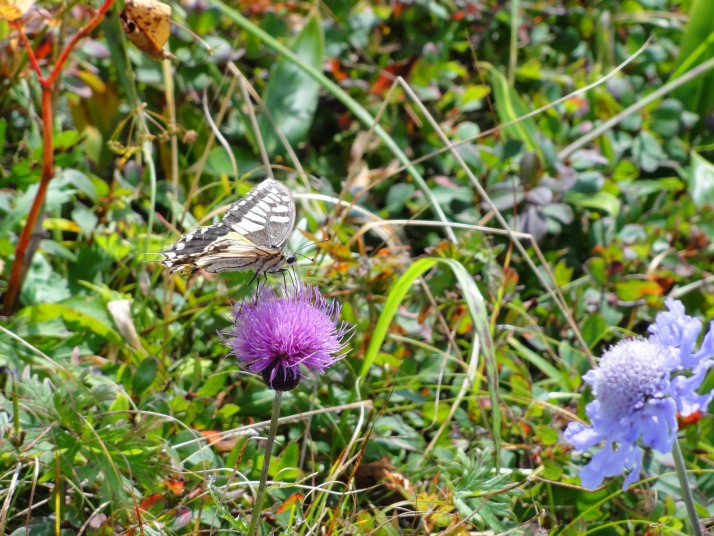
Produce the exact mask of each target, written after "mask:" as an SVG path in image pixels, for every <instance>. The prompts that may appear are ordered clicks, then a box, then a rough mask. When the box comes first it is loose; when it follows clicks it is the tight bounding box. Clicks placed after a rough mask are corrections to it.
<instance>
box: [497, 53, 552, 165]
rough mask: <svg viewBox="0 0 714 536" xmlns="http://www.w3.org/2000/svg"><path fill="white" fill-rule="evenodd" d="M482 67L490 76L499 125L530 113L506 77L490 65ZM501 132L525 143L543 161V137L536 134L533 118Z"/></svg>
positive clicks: (536, 129) (536, 128)
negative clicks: (541, 141)
mask: <svg viewBox="0 0 714 536" xmlns="http://www.w3.org/2000/svg"><path fill="white" fill-rule="evenodd" d="M484 65H485V67H486V68H487V70H488V72H489V73H490V75H491V84H492V86H493V97H494V101H495V103H496V112H497V113H498V117H499V119H500V120H501V123H509V122H511V121H514V120H516V119H518V118H520V117H523V116H524V115H526V114H527V113H528V112H530V109H529V107H528V106H526V103H525V102H524V101H523V99H521V97H520V96H519V95H518V93H516V91H515V90H514V89H513V88H512V87H511V86H510V85H509V83H508V80H506V77H505V76H503V74H501V72H500V71H499V70H498V69H496V68H495V67H493V66H492V65H489V64H484ZM502 132H503V133H504V135H505V136H506V137H508V138H511V139H515V140H520V141H522V142H523V143H525V144H526V147H528V150H529V151H532V152H535V153H537V154H538V156H539V158H540V160H541V161H545V158H544V155H543V152H542V150H541V143H540V140H541V139H542V138H543V137H542V136H541V135H540V133H539V132H538V127H537V126H536V123H535V121H534V120H533V118H528V119H524V120H523V121H518V122H517V123H515V124H514V125H511V126H508V127H505V128H503V129H502Z"/></svg>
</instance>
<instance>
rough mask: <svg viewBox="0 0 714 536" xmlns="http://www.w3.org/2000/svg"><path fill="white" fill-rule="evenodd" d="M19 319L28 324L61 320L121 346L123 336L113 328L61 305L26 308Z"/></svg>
mask: <svg viewBox="0 0 714 536" xmlns="http://www.w3.org/2000/svg"><path fill="white" fill-rule="evenodd" d="M18 317H22V318H25V319H27V321H28V322H33V323H34V322H45V321H47V320H52V319H54V318H57V317H59V318H61V319H62V320H64V322H65V324H66V325H67V326H68V327H70V328H72V329H76V330H82V329H86V330H89V331H91V332H92V333H95V334H97V335H99V336H100V337H103V338H105V339H107V340H108V341H109V342H112V343H114V344H120V343H121V341H122V338H121V335H119V333H118V332H116V331H115V330H114V329H113V328H111V327H109V326H108V325H106V324H104V323H103V322H101V321H100V320H98V319H97V318H94V317H93V316H91V315H89V314H87V313H85V312H82V311H79V310H77V309H74V308H72V307H70V306H68V305H64V304H59V303H43V304H41V305H32V306H30V307H25V308H24V309H22V310H21V311H20V312H19V313H18Z"/></svg>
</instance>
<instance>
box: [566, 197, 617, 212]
mask: <svg viewBox="0 0 714 536" xmlns="http://www.w3.org/2000/svg"><path fill="white" fill-rule="evenodd" d="M565 197H566V200H567V201H568V203H571V204H573V205H575V206H578V207H581V208H589V209H594V210H600V211H602V212H605V213H606V214H609V215H610V216H616V215H617V214H618V213H619V212H620V205H621V203H620V200H619V199H618V198H617V196H615V195H612V194H609V193H607V192H598V193H596V194H594V195H587V194H581V193H578V192H568V193H567V194H566V196H565Z"/></svg>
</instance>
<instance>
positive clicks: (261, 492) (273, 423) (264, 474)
mask: <svg viewBox="0 0 714 536" xmlns="http://www.w3.org/2000/svg"><path fill="white" fill-rule="evenodd" d="M282 397H283V392H282V391H275V398H273V414H272V415H271V416H270V432H269V433H268V442H267V443H266V444H265V457H264V458H263V470H262V471H261V473H260V485H259V486H258V495H257V496H256V498H255V504H254V505H253V513H252V514H251V516H250V527H248V532H246V534H247V535H248V536H251V535H255V536H260V527H259V526H258V522H259V521H260V511H261V510H262V508H263V499H264V498H265V488H266V487H267V486H266V484H267V482H268V468H269V467H270V456H271V454H272V452H273V442H274V441H275V432H276V431H277V429H278V418H279V417H280V400H281V399H282Z"/></svg>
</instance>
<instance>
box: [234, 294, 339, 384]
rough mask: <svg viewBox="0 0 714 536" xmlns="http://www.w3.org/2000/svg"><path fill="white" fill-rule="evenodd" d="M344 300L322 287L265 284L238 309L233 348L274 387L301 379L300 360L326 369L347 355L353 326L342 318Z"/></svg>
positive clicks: (316, 368)
mask: <svg viewBox="0 0 714 536" xmlns="http://www.w3.org/2000/svg"><path fill="white" fill-rule="evenodd" d="M340 309H341V307H340V305H339V304H338V303H337V301H336V300H331V301H327V300H326V299H325V298H324V297H323V296H322V295H321V294H320V291H319V290H318V289H317V287H313V286H310V285H307V286H300V287H297V288H295V289H288V288H286V287H284V288H282V291H281V292H280V293H278V292H277V291H276V290H275V289H272V288H264V289H263V291H262V292H261V293H260V294H259V295H258V297H257V298H256V299H253V300H251V301H250V302H247V303H243V304H241V305H239V306H237V307H236V308H234V310H233V313H234V314H235V325H234V326H233V327H232V328H231V329H229V330H227V331H226V332H225V335H227V336H228V337H227V338H226V339H225V340H226V342H227V343H228V345H229V346H230V348H231V353H232V354H233V355H234V356H235V357H236V358H237V359H238V361H240V362H241V364H242V365H243V367H244V368H246V369H247V370H249V371H250V372H253V373H255V374H261V375H262V377H263V381H265V383H266V385H267V386H268V387H269V388H270V389H275V390H276V391H289V390H291V389H294V388H295V387H296V386H297V385H298V383H300V378H301V372H300V365H302V366H304V367H305V368H306V369H308V370H310V371H312V372H315V373H318V374H319V373H321V372H322V371H324V370H325V369H326V368H327V367H329V366H330V365H332V364H333V363H334V362H335V361H337V360H339V359H341V358H342V357H344V355H345V348H346V344H347V341H348V340H349V337H350V332H351V331H352V326H350V325H349V324H346V323H344V322H339V321H338V317H339V314H340Z"/></svg>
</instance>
